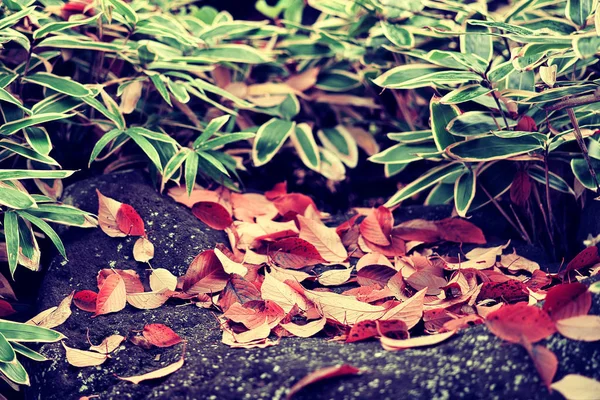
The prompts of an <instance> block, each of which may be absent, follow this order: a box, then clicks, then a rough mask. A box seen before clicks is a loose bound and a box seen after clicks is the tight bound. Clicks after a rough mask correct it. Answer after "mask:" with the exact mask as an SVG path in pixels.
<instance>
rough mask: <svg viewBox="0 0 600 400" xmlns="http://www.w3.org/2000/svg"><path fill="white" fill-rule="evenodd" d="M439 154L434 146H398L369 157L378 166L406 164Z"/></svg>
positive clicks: (402, 144)
mask: <svg viewBox="0 0 600 400" xmlns="http://www.w3.org/2000/svg"><path fill="white" fill-rule="evenodd" d="M436 154H438V149H437V147H436V146H435V145H434V144H413V145H411V144H404V143H401V144H397V145H394V146H391V147H388V148H387V149H385V150H384V151H382V152H380V153H377V154H374V155H372V156H371V157H369V161H371V162H374V163H377V164H406V163H410V162H411V161H416V160H422V159H423V158H427V157H428V156H431V155H436Z"/></svg>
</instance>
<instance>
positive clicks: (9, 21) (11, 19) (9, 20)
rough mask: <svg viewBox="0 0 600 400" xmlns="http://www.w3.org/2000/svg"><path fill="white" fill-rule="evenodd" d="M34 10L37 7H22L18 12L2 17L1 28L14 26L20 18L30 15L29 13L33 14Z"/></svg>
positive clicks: (0, 20)
mask: <svg viewBox="0 0 600 400" xmlns="http://www.w3.org/2000/svg"><path fill="white" fill-rule="evenodd" d="M33 10H35V7H27V8H24V9H22V10H21V11H19V12H16V13H14V14H11V15H9V16H7V17H6V18H2V19H0V30H3V29H4V28H8V27H9V26H13V25H14V24H16V23H17V22H18V21H19V20H21V18H24V17H26V16H28V15H29V14H31V13H32V12H33Z"/></svg>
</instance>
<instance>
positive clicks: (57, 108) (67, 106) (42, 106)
mask: <svg viewBox="0 0 600 400" xmlns="http://www.w3.org/2000/svg"><path fill="white" fill-rule="evenodd" d="M83 104H85V103H84V102H83V101H82V100H81V99H78V98H76V97H71V96H67V95H64V94H62V93H54V94H53V95H51V96H48V97H46V98H45V99H43V100H42V101H40V102H37V103H35V104H34V105H33V107H31V113H33V114H47V113H65V112H69V111H73V110H74V109H76V108H77V107H79V106H81V105H83Z"/></svg>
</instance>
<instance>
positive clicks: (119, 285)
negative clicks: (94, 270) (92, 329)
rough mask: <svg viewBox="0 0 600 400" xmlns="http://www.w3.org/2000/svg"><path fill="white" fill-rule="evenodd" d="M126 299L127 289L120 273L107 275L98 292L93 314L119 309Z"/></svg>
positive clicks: (122, 306)
mask: <svg viewBox="0 0 600 400" xmlns="http://www.w3.org/2000/svg"><path fill="white" fill-rule="evenodd" d="M126 299H127V291H126V290H125V282H124V281H123V278H121V275H119V274H112V275H109V276H108V277H107V278H106V279H105V280H104V283H103V284H102V287H101V288H100V291H99V292H98V298H97V300H96V313H95V314H94V316H98V315H102V314H108V313H111V312H117V311H121V310H122V309H123V308H125V304H126Z"/></svg>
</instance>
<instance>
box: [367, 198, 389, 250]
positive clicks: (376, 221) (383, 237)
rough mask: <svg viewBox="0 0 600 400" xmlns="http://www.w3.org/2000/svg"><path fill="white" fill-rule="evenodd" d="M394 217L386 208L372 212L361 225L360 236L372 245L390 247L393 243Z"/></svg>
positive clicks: (382, 207)
mask: <svg viewBox="0 0 600 400" xmlns="http://www.w3.org/2000/svg"><path fill="white" fill-rule="evenodd" d="M393 225H394V217H393V216H392V212H391V211H390V210H389V209H387V208H385V207H384V206H379V207H378V208H376V209H374V210H372V211H371V212H370V213H369V215H367V217H366V218H365V219H364V220H363V221H362V222H361V223H360V234H361V235H363V237H364V238H365V239H366V240H368V241H369V242H371V243H374V244H376V245H378V246H389V245H390V244H392V242H391V238H390V236H391V233H392V226H393Z"/></svg>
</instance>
